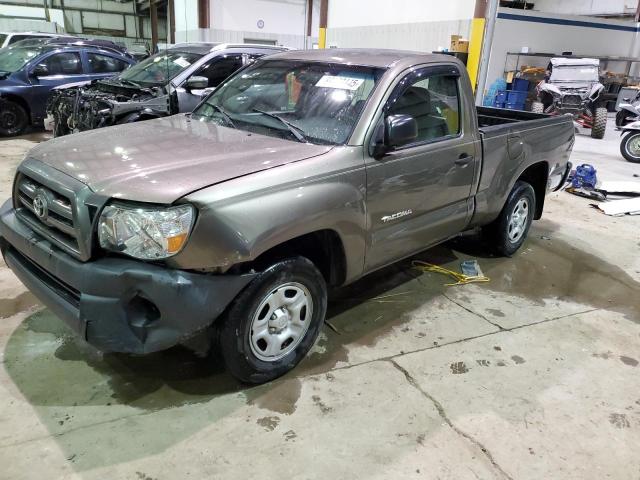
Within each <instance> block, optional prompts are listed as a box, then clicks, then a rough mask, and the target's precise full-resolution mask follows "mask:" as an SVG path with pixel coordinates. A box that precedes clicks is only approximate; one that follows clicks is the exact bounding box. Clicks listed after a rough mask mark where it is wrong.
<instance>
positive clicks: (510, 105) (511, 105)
mask: <svg viewBox="0 0 640 480" xmlns="http://www.w3.org/2000/svg"><path fill="white" fill-rule="evenodd" d="M505 108H507V109H509V110H524V102H507V103H506V104H505Z"/></svg>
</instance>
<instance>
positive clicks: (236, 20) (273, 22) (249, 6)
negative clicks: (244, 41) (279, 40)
mask: <svg viewBox="0 0 640 480" xmlns="http://www.w3.org/2000/svg"><path fill="white" fill-rule="evenodd" d="M211 7H212V8H211V26H212V27H213V28H215V29H218V30H237V31H244V32H262V33H279V34H283V35H305V32H306V29H307V24H306V21H305V19H306V16H305V9H306V1H305V0H297V1H287V0H214V1H212V2H211ZM260 20H262V21H263V22H264V27H263V28H258V22H259V21H260Z"/></svg>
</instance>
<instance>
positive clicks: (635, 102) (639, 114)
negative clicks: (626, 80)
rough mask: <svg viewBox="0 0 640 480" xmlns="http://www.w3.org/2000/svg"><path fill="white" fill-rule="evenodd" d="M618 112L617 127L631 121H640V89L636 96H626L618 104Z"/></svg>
mask: <svg viewBox="0 0 640 480" xmlns="http://www.w3.org/2000/svg"><path fill="white" fill-rule="evenodd" d="M618 108H619V110H618V113H616V127H618V128H620V127H624V126H627V125H629V124H630V123H634V122H637V121H640V90H639V91H638V93H637V94H636V96H635V98H633V99H631V98H630V97H629V98H624V99H623V100H622V102H620V105H618Z"/></svg>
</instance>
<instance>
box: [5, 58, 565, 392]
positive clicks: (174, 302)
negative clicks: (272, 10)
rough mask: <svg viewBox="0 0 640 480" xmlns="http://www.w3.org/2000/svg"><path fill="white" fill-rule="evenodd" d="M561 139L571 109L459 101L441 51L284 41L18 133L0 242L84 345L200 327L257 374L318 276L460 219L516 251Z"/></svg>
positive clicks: (300, 340)
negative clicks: (235, 65)
mask: <svg viewBox="0 0 640 480" xmlns="http://www.w3.org/2000/svg"><path fill="white" fill-rule="evenodd" d="M573 142H574V127H573V122H572V119H571V118H570V117H562V116H558V117H549V116H546V115H539V114H534V113H528V112H513V111H506V110H497V109H487V108H476V106H475V105H474V102H473V94H472V92H471V86H470V83H469V79H468V77H467V74H466V72H465V69H464V67H463V65H462V64H461V63H460V62H458V61H457V60H455V59H453V58H452V57H448V56H438V55H427V54H420V53H414V52H402V51H387V50H340V49H337V50H334V49H331V50H313V51H293V52H286V53H281V54H276V55H273V56H270V57H268V58H265V59H261V60H258V61H257V62H255V63H253V64H252V65H250V66H248V67H246V68H245V69H242V70H240V71H239V72H238V73H236V74H235V75H234V76H232V77H231V78H230V79H228V80H226V81H225V82H224V83H223V84H222V85H221V86H220V87H219V88H217V89H216V90H215V92H213V93H212V94H211V95H210V96H208V97H207V98H206V99H205V100H204V101H203V102H202V103H201V104H200V105H199V106H198V107H197V108H196V109H195V110H194V112H193V113H192V114H190V115H189V114H186V115H185V114H179V115H175V116H172V117H167V118H160V119H157V120H150V121H148V122H142V123H137V124H130V125H121V126H114V127H108V128H105V129H101V130H95V131H89V132H83V133H79V134H74V135H69V136H65V137H61V138H58V139H54V140H51V141H48V142H45V143H43V144H40V145H39V146H37V147H36V148H34V149H33V150H31V151H30V152H29V153H28V154H27V156H26V158H25V160H24V161H23V162H22V163H21V164H20V166H19V167H18V171H17V173H16V178H15V186H14V189H13V198H12V199H11V200H9V201H7V202H6V203H5V204H4V206H3V207H2V209H1V210H0V236H1V240H0V244H1V247H2V253H3V255H4V258H5V260H6V262H7V264H8V265H9V267H11V269H12V270H13V271H14V272H15V273H16V275H17V276H18V277H19V278H20V279H21V280H22V281H23V282H24V283H25V285H27V287H28V288H29V289H30V290H32V291H33V292H34V293H35V294H36V295H37V296H38V298H40V299H41V300H42V302H43V303H44V304H45V305H47V306H48V307H49V308H50V309H51V310H52V311H53V312H55V313H56V314H57V315H58V316H59V317H60V318H62V319H63V320H64V321H65V322H66V323H67V324H69V325H70V326H71V327H72V328H73V330H74V331H75V332H77V334H78V335H80V336H81V337H82V338H84V339H85V340H86V341H87V342H89V343H90V344H92V345H94V346H95V347H97V348H98V349H101V350H103V351H116V352H133V353H138V354H140V353H147V352H152V351H158V350H161V349H166V348H169V347H171V346H173V345H176V344H178V343H181V342H184V341H185V340H187V339H188V338H190V337H192V336H193V335H195V334H197V333H201V332H202V331H207V332H211V338H212V339H213V340H214V343H215V345H214V348H216V349H218V350H219V351H220V352H221V354H222V357H223V358H224V361H225V363H226V365H227V368H228V369H229V370H230V372H231V373H232V374H233V375H235V376H236V377H237V378H239V379H241V380H243V381H245V382H251V383H260V382H265V381H268V380H271V379H273V378H276V377H278V376H279V375H282V374H283V373H285V372H287V371H288V370H290V369H291V368H293V367H294V366H295V365H296V364H297V363H298V362H299V361H300V360H301V359H302V358H303V357H304V356H305V355H306V354H307V352H308V351H309V349H310V348H311V346H312V345H313V343H314V341H315V340H316V338H317V336H318V333H319V332H320V329H321V328H322V326H323V323H324V322H323V321H324V317H325V313H326V304H327V288H328V286H331V287H337V286H341V285H345V284H348V283H351V282H354V281H355V280H357V279H359V278H361V277H363V276H364V275H366V274H368V273H370V272H372V271H374V270H376V269H379V268H381V267H384V266H385V265H389V264H391V263H393V262H396V261H398V260H399V259H402V258H405V257H408V256H410V255H412V254H415V253H417V252H419V251H421V250H424V249H426V248H428V247H430V246H433V245H435V244H437V243H440V242H443V241H445V240H447V239H449V238H451V237H454V236H456V235H458V234H459V233H460V232H463V231H466V230H469V229H474V228H478V227H482V228H483V229H484V230H485V232H486V233H487V235H489V236H490V238H491V239H492V245H493V247H494V249H495V250H496V251H497V252H499V253H501V254H504V255H512V254H514V253H515V252H516V251H517V250H518V248H519V247H520V246H521V245H522V243H523V242H524V241H525V238H526V236H527V232H528V230H529V226H530V225H531V222H532V220H534V219H537V218H540V216H541V215H542V210H543V206H544V200H545V194H546V192H547V191H549V190H554V189H558V188H559V187H560V186H561V185H562V184H563V182H564V179H565V178H566V176H567V175H568V172H569V170H570V165H571V164H570V163H569V156H570V152H571V148H572V146H573Z"/></svg>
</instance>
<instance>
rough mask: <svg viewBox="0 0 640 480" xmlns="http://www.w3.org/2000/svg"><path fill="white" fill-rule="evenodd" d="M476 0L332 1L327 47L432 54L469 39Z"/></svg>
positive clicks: (330, 4) (330, 3)
mask: <svg viewBox="0 0 640 480" xmlns="http://www.w3.org/2000/svg"><path fill="white" fill-rule="evenodd" d="M474 5H475V0H457V1H447V2H444V1H441V0H394V1H388V0H331V1H330V2H329V18H328V28H327V45H328V46H334V47H347V48H348V47H353V48H366V47H374V48H395V49H400V50H416V51H422V52H431V51H433V50H436V49H439V48H448V47H449V45H450V39H451V35H462V36H463V37H465V38H468V37H469V33H470V29H471V19H472V17H473V10H474Z"/></svg>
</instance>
